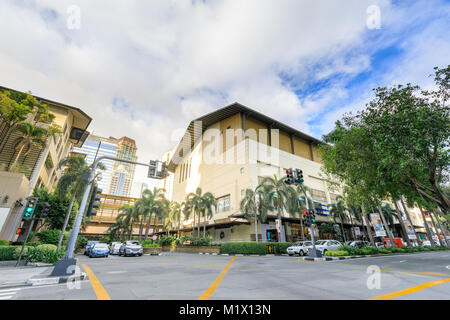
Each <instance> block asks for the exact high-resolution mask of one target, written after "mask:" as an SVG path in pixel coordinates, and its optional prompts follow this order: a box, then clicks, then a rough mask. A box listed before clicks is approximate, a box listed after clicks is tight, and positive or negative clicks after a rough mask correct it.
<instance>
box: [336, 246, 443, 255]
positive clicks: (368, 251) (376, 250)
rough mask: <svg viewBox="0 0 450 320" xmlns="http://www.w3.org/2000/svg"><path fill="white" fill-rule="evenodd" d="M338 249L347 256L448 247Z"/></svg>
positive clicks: (348, 247)
mask: <svg viewBox="0 0 450 320" xmlns="http://www.w3.org/2000/svg"><path fill="white" fill-rule="evenodd" d="M339 250H342V251H347V252H348V255H349V256H364V255H372V254H389V253H412V252H423V251H438V250H450V247H442V246H436V247H435V248H431V247H406V246H404V247H400V248H394V247H389V248H374V247H362V248H358V247H350V246H341V247H340V248H339Z"/></svg>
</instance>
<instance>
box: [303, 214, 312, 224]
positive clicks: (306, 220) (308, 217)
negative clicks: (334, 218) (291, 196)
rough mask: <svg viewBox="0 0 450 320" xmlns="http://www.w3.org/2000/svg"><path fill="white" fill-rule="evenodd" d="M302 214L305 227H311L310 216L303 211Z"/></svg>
mask: <svg viewBox="0 0 450 320" xmlns="http://www.w3.org/2000/svg"><path fill="white" fill-rule="evenodd" d="M303 212H304V217H305V226H306V227H310V226H311V218H310V215H309V214H308V212H306V211H303Z"/></svg>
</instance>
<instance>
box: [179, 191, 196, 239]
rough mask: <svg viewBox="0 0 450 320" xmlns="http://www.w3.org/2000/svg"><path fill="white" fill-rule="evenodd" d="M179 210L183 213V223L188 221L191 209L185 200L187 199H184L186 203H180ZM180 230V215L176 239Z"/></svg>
mask: <svg viewBox="0 0 450 320" xmlns="http://www.w3.org/2000/svg"><path fill="white" fill-rule="evenodd" d="M181 210H182V212H183V220H184V221H186V220H189V218H190V216H191V213H192V208H191V206H190V203H189V201H188V200H187V197H186V201H183V202H182V203H181ZM180 228H181V215H180V221H179V222H178V237H179V236H180ZM193 231H194V228H192V233H194V232H193Z"/></svg>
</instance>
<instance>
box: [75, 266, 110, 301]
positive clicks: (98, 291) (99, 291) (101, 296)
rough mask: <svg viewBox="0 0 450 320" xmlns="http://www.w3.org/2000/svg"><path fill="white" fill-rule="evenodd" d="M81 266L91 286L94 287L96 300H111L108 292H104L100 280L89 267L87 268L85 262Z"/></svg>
mask: <svg viewBox="0 0 450 320" xmlns="http://www.w3.org/2000/svg"><path fill="white" fill-rule="evenodd" d="M81 266H82V267H83V269H84V270H85V271H86V273H87V275H88V277H89V282H90V283H91V285H92V288H93V289H94V292H95V295H96V296H97V300H111V298H110V297H109V294H108V292H106V290H105V288H103V286H102V285H101V283H100V281H99V280H98V279H97V277H96V276H95V274H94V272H93V271H92V270H91V268H89V267H88V266H87V265H85V264H83V265H81Z"/></svg>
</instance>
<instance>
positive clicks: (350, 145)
mask: <svg viewBox="0 0 450 320" xmlns="http://www.w3.org/2000/svg"><path fill="white" fill-rule="evenodd" d="M449 74H450V67H447V68H444V69H436V74H435V81H436V85H437V88H438V89H437V90H435V91H424V90H420V88H419V87H418V86H412V85H410V84H408V85H406V86H402V85H399V86H396V87H392V88H377V89H375V90H374V91H375V98H374V99H373V100H372V101H371V102H370V103H369V104H368V105H367V106H366V109H365V110H363V111H361V112H359V113H358V114H357V115H352V114H348V115H345V116H344V117H343V119H342V121H337V122H336V127H335V129H334V130H333V131H332V132H331V133H329V134H328V135H325V136H324V141H325V142H327V143H328V144H326V145H323V146H322V147H321V151H322V158H323V161H324V169H325V171H326V172H327V173H328V174H330V175H332V176H334V177H337V179H338V180H339V181H341V182H343V183H345V184H347V185H350V186H351V187H352V188H356V189H357V190H359V191H360V192H362V193H363V194H364V197H365V198H366V199H367V200H369V202H370V200H374V199H399V198H400V196H402V195H404V196H405V197H406V198H408V199H409V200H410V201H411V202H415V201H417V200H418V199H419V198H423V199H424V200H425V201H428V202H429V203H431V204H433V205H434V206H439V207H440V208H441V209H442V210H443V211H446V212H448V208H449V201H448V198H447V197H446V196H445V195H444V193H443V192H442V191H441V190H440V189H439V185H440V184H441V183H442V181H443V180H445V179H446V175H445V173H446V172H448V169H449V158H450V153H449V152H450V148H449V137H450V121H449V119H450V118H449V115H450V114H449V105H448V95H449V91H448V89H449V79H450V76H449ZM382 218H383V217H382Z"/></svg>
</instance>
